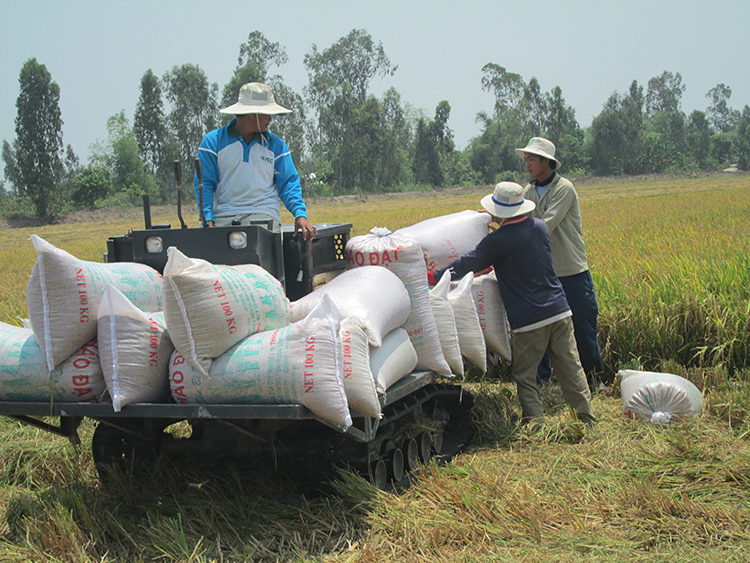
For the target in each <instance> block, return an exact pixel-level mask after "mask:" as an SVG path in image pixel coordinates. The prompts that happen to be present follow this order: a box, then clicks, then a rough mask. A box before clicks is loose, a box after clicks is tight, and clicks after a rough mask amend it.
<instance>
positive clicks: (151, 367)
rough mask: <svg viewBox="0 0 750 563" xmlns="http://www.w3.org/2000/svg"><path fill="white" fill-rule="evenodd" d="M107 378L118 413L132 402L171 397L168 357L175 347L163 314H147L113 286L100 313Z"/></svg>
mask: <svg viewBox="0 0 750 563" xmlns="http://www.w3.org/2000/svg"><path fill="white" fill-rule="evenodd" d="M97 317H98V318H97V334H98V340H99V346H100V347H101V351H100V353H101V362H102V372H103V373H104V380H105V381H106V383H107V390H108V391H109V396H110V397H111V398H112V407H113V408H114V410H115V412H120V410H121V409H122V408H123V407H124V406H125V405H129V404H130V403H159V402H163V401H165V400H166V399H167V398H169V358H170V356H171V355H172V352H173V351H174V346H173V345H172V342H171V341H170V339H169V335H168V334H167V331H166V323H165V322H164V315H163V314H162V313H152V314H147V313H144V312H143V311H141V310H140V309H139V308H138V307H136V306H135V305H133V304H132V303H131V302H130V300H129V299H128V298H127V297H125V296H124V295H123V294H122V293H121V292H120V291H118V290H117V288H115V287H114V286H112V285H108V286H107V288H106V289H105V290H104V295H103V296H102V300H101V303H100V304H99V310H98V312H97Z"/></svg>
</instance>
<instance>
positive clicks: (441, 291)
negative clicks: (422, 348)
mask: <svg viewBox="0 0 750 563" xmlns="http://www.w3.org/2000/svg"><path fill="white" fill-rule="evenodd" d="M450 285H451V277H450V274H447V275H445V276H443V277H442V278H440V281H439V282H438V283H437V285H435V287H433V288H432V290H430V305H432V313H433V314H434V315H435V323H436V324H437V329H438V335H439V336H440V346H441V348H442V350H443V355H444V356H445V361H447V362H448V365H449V366H450V368H451V370H453V373H455V374H456V375H463V374H464V360H463V358H462V357H461V347H460V345H459V343H458V331H457V330H456V318H455V316H454V315H453V305H451V303H450V301H448V290H449V289H450Z"/></svg>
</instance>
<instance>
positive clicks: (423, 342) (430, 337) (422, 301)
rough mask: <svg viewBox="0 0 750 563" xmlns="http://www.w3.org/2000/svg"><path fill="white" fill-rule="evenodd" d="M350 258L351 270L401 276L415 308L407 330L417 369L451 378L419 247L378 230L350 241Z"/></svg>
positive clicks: (383, 230) (410, 316)
mask: <svg viewBox="0 0 750 563" xmlns="http://www.w3.org/2000/svg"><path fill="white" fill-rule="evenodd" d="M346 256H347V260H348V263H349V267H350V268H354V269H356V268H359V267H362V266H381V267H384V268H387V269H388V270H390V271H392V272H393V273H394V274H396V276H398V278H399V279H400V280H401V282H402V283H403V284H404V286H405V287H406V290H407V292H408V294H409V301H410V305H411V307H410V312H409V317H408V318H407V320H406V322H405V323H404V324H403V328H404V329H405V330H406V331H407V333H408V334H409V338H410V339H411V343H412V345H413V346H414V349H415V350H416V352H417V357H418V358H419V361H418V363H417V369H422V370H432V371H434V372H436V373H438V374H440V375H446V376H451V375H452V373H451V369H450V367H449V366H448V363H447V362H446V360H445V356H444V355H443V351H442V348H441V346H440V337H439V335H438V330H437V324H436V323H435V315H434V314H433V312H432V307H431V305H430V297H429V286H428V284H427V268H426V266H425V259H424V252H423V251H422V249H421V247H420V246H419V243H417V242H416V241H415V240H413V239H411V238H408V237H405V236H403V235H397V234H395V233H392V232H391V231H389V230H388V229H384V228H377V227H376V228H374V229H372V230H371V231H370V233H369V234H367V235H361V236H357V237H353V238H351V239H349V242H348V243H347V245H346Z"/></svg>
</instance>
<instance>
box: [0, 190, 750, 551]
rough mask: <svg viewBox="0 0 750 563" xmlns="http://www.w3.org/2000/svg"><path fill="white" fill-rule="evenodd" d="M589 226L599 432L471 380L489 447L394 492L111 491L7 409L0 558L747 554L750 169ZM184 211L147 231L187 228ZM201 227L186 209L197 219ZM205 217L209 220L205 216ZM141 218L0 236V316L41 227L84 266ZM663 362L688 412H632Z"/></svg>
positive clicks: (396, 217)
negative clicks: (696, 405)
mask: <svg viewBox="0 0 750 563" xmlns="http://www.w3.org/2000/svg"><path fill="white" fill-rule="evenodd" d="M488 191H489V188H486V189H479V190H455V191H446V192H440V193H428V194H408V195H407V196H406V197H404V196H394V197H393V199H388V198H384V197H378V198H369V199H367V200H365V199H357V198H349V199H345V198H344V199H340V200H336V201H317V202H311V205H310V216H311V219H312V220H313V221H315V222H324V221H326V222H351V223H352V224H353V226H354V227H353V234H355V235H356V234H363V233H366V232H367V231H369V229H370V228H372V227H374V226H379V227H387V228H389V229H391V230H395V229H397V228H400V227H403V226H407V225H409V224H413V223H415V222H418V221H420V220H422V219H426V218H428V217H434V216H437V215H442V214H446V213H451V212H454V211H461V210H463V209H467V208H468V209H476V208H478V202H479V199H480V197H481V196H482V195H484V194H485V193H487V192H488ZM579 194H580V198H581V208H582V213H583V220H584V235H585V237H586V242H587V248H588V253H589V262H590V268H591V271H592V275H593V277H594V281H595V284H596V288H597V293H598V299H599V306H600V341H601V343H602V347H603V353H604V360H605V363H606V369H607V374H608V376H609V377H610V378H612V379H613V382H612V384H611V385H609V386H608V389H607V390H606V391H605V392H603V393H598V394H597V395H595V397H594V400H593V409H594V412H595V414H596V415H597V417H598V418H599V424H598V425H596V426H595V427H593V428H589V427H585V426H582V425H581V424H580V423H578V422H577V421H575V420H573V419H571V418H570V416H569V415H568V413H567V412H566V409H565V408H563V403H562V401H561V399H560V396H559V388H557V387H556V386H552V387H551V388H549V389H546V390H545V407H546V408H547V409H548V417H547V424H546V425H544V426H543V427H540V428H533V429H529V428H519V427H518V424H517V414H518V412H519V409H518V406H517V403H516V399H515V388H514V386H513V385H512V384H510V383H509V382H508V379H507V369H503V368H502V367H498V368H494V369H493V370H492V371H491V373H489V374H488V375H486V376H480V375H478V374H476V373H473V372H471V374H470V378H469V379H470V381H469V383H467V388H468V389H469V390H470V391H471V392H472V393H473V394H474V396H475V402H476V408H475V427H476V432H477V434H476V439H475V442H474V443H473V444H472V446H471V447H470V448H469V450H468V451H467V452H466V453H465V454H463V455H461V456H459V457H458V458H457V459H456V460H454V461H453V462H452V463H451V464H448V465H446V466H436V465H430V466H428V467H426V468H425V469H424V470H423V471H422V472H421V474H420V475H419V478H418V480H417V481H416V482H415V483H414V484H413V486H412V487H411V488H410V489H409V490H408V491H406V492H404V493H402V494H401V495H398V496H396V495H392V494H388V493H383V492H380V491H377V490H375V489H374V488H373V487H372V486H370V485H369V484H368V483H366V482H364V481H363V480H361V479H360V478H358V477H354V476H352V475H349V474H346V473H343V474H342V476H341V480H340V481H339V482H338V483H337V484H336V485H335V491H336V492H335V494H332V495H326V496H311V495H309V494H307V493H305V492H304V491H302V490H301V489H300V488H299V486H298V484H297V483H296V482H295V481H294V479H293V478H291V477H290V476H288V475H284V474H280V473H278V472H275V471H274V470H273V468H264V469H263V470H252V471H250V470H247V469H244V468H238V467H230V468H226V469H224V470H222V471H213V470H207V469H205V468H201V467H194V466H188V465H186V464H185V463H183V462H181V460H173V459H172V460H166V459H165V460H159V463H158V464H157V466H156V467H155V469H154V470H153V471H152V472H150V473H148V474H146V475H135V476H131V475H122V476H120V478H119V479H117V480H116V481H115V482H114V484H113V485H112V486H110V487H101V486H100V483H99V481H98V478H97V475H96V471H95V469H94V467H93V462H92V461H91V456H90V453H89V450H88V446H89V443H90V439H91V433H92V430H93V424H92V423H90V422H88V421H86V422H84V425H83V427H82V430H81V437H82V441H83V443H82V445H81V446H80V447H79V448H74V447H73V446H71V445H70V444H68V442H67V441H65V440H64V439H62V438H59V437H54V436H52V435H50V434H47V433H44V432H43V431H41V430H37V429H33V428H29V427H25V426H22V425H21V424H20V423H18V422H15V421H12V420H10V419H2V420H0V437H1V439H2V446H0V562H6V561H14V562H15V561H18V562H20V561H44V562H51V561H71V562H72V561H76V562H94V561H98V562H114V561H175V562H212V561H216V562H219V561H259V562H260V561H262V562H275V561H295V562H313V561H314V562H330V563H333V562H335V563H343V562H347V563H349V562H351V563H354V562H357V563H371V562H372V563H375V562H381V561H383V562H385V561H388V562H393V561H399V562H402V561H403V562H425V563H426V562H434V561H456V562H459V561H461V562H464V561H467V562H480V561H481V562H484V561H509V562H510V561H513V562H515V561H519V562H579V561H614V562H620V561H622V562H625V561H627V562H632V561H649V562H661V561H670V562H688V561H690V562H694V561H701V562H704V561H705V562H712V561H722V562H726V563H733V562H738V563H739V562H744V561H747V559H748V557H747V553H748V552H750V443H749V441H750V363H749V358H748V354H749V353H750V352H748V350H749V349H750V342H749V341H748V339H749V338H750V337H749V336H748V334H749V333H750V330H749V329H750V326H749V325H750V297H749V296H748V293H749V292H750V289H749V288H750V283H749V282H750V261H749V259H748V255H749V254H750V248H749V246H750V237H748V226H750V176H732V177H727V178H703V179H691V180H666V181H661V182H640V183H639V182H630V183H627V184H625V183H623V184H616V183H610V184H606V185H587V186H582V187H580V188H579ZM169 213H170V216H169V217H167V216H166V215H165V216H164V217H160V216H159V215H158V214H155V216H154V222H155V223H159V222H170V221H171V222H172V223H174V222H175V220H174V216H173V215H174V213H172V212H169ZM188 222H189V223H190V220H188ZM191 224H195V223H191ZM141 225H142V221H140V220H117V221H109V222H106V223H77V224H75V225H64V224H63V225H57V226H48V227H43V228H34V229H5V230H2V231H0V237H2V244H0V271H1V272H2V273H3V275H4V277H5V280H4V283H3V284H0V321H4V322H8V323H13V324H18V323H19V320H18V317H24V316H26V305H25V293H26V282H27V280H28V275H29V272H30V271H31V267H32V266H33V263H34V252H33V249H32V247H31V243H30V242H29V241H28V237H29V235H30V234H31V233H36V234H38V235H39V236H40V237H42V238H44V239H45V240H48V241H49V242H51V243H52V244H54V245H56V246H58V247H60V248H63V249H65V250H67V251H69V252H71V253H72V254H74V255H75V256H77V257H79V258H82V259H85V260H101V255H102V253H103V252H104V251H105V250H106V245H105V241H106V238H107V237H108V236H110V235H117V234H124V233H125V232H127V230H128V229H129V228H134V229H139V228H141ZM622 368H631V369H639V368H642V369H653V370H657V371H669V372H671V373H676V374H678V375H682V376H684V377H687V378H688V379H690V380H691V381H692V382H693V383H695V384H696V385H697V386H698V388H699V389H701V391H702V393H703V400H704V408H703V414H702V415H701V416H700V418H699V419H697V420H694V421H684V422H679V423H677V424H672V425H669V426H653V425H648V424H642V423H637V422H633V421H628V420H625V419H623V417H622V416H621V401H620V397H619V385H618V380H617V377H616V372H617V371H618V370H619V369H622Z"/></svg>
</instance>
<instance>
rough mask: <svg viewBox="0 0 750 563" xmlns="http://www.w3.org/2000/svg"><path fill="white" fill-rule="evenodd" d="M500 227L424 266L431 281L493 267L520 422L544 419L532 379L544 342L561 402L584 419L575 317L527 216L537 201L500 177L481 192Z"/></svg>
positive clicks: (540, 232) (587, 399)
mask: <svg viewBox="0 0 750 563" xmlns="http://www.w3.org/2000/svg"><path fill="white" fill-rule="evenodd" d="M482 207H484V208H485V209H486V210H487V211H488V212H489V213H490V214H491V215H493V216H494V218H495V221H496V222H497V223H498V224H499V225H500V227H499V228H498V229H497V230H495V231H493V232H492V233H490V234H488V235H487V236H486V237H484V238H483V239H482V240H481V241H480V242H479V244H478V245H477V247H476V248H475V249H474V250H472V251H471V252H469V253H468V254H465V255H464V256H462V257H461V258H459V259H457V260H455V261H454V262H452V263H451V264H449V265H448V266H447V267H445V268H441V269H438V270H434V271H430V272H429V273H428V278H429V280H430V283H436V282H437V281H439V280H440V278H441V277H442V276H443V275H444V274H445V273H446V272H449V271H450V272H451V276H452V277H453V278H455V279H458V278H461V277H463V276H464V275H466V274H467V273H468V272H470V271H471V272H481V271H482V270H484V269H486V268H488V267H489V266H493V267H494V269H495V275H496V276H497V283H498V286H499V287H500V294H501V296H502V298H503V303H504V305H505V309H506V313H507V315H508V322H509V323H510V328H511V331H512V334H513V337H512V339H511V351H512V356H513V361H512V363H511V371H512V372H513V378H514V379H515V380H516V385H517V386H518V399H519V401H520V403H521V410H522V412H523V421H524V422H528V421H530V420H532V419H543V418H544V411H543V409H542V401H541V398H540V396H539V388H538V386H537V366H538V365H539V362H540V361H541V359H542V356H544V353H545V351H546V350H548V349H549V353H550V357H551V358H552V363H553V365H554V366H555V373H556V374H557V378H558V381H559V382H560V387H561V388H562V391H563V396H564V397H565V401H566V402H567V403H568V405H570V407H571V408H572V409H573V410H574V411H575V412H577V413H578V416H579V418H580V419H581V420H582V421H584V422H586V423H593V422H595V420H596V419H595V418H594V416H593V415H592V414H591V392H590V391H589V387H588V385H587V384H586V375H585V374H584V372H583V369H582V368H581V364H580V362H579V360H578V352H577V351H576V345H575V338H574V336H573V322H572V320H571V312H570V308H569V307H568V302H567V300H566V299H565V292H564V291H563V288H562V285H561V284H560V281H559V280H558V279H557V276H556V275H555V269H554V267H553V265H552V255H551V253H550V244H549V237H548V235H547V227H546V225H545V224H544V221H542V220H540V219H535V218H531V217H530V216H529V213H530V212H532V211H533V210H534V208H535V207H536V206H535V204H534V202H533V201H530V200H528V199H524V197H523V188H522V187H521V186H520V185H518V184H516V183H513V182H500V183H499V184H497V185H496V186H495V191H494V192H493V193H491V194H489V195H487V196H485V197H484V198H482Z"/></svg>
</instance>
